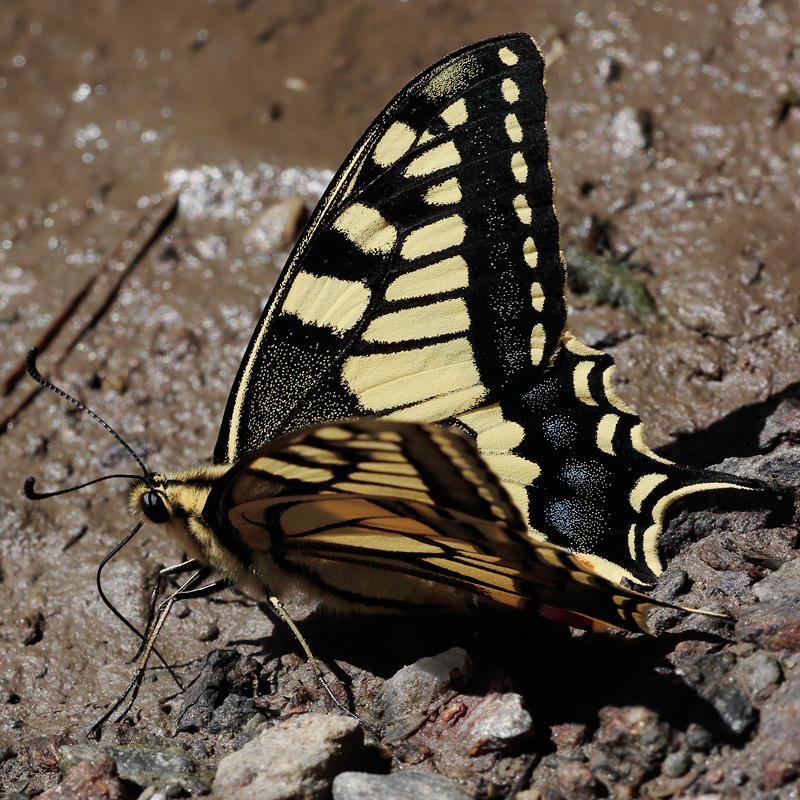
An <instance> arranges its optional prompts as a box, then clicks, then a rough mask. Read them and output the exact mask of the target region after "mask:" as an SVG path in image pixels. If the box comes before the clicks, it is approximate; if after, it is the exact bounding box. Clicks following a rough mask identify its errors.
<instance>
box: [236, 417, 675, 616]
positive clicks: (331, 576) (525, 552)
mask: <svg viewBox="0 0 800 800" xmlns="http://www.w3.org/2000/svg"><path fill="white" fill-rule="evenodd" d="M222 516H223V517H224V518H227V519H228V520H229V521H230V524H231V526H232V528H231V530H230V535H231V536H235V537H237V539H238V542H237V543H236V544H235V545H232V543H231V542H228V545H229V546H230V547H231V549H236V550H237V551H238V552H240V553H244V552H246V553H247V554H248V555H247V556H246V557H247V559H248V562H249V568H250V569H251V570H252V571H253V573H254V574H255V575H256V576H257V582H259V583H261V584H262V585H269V586H270V589H271V590H274V591H280V590H284V591H285V590H287V589H289V588H290V587H294V588H297V589H300V590H302V592H303V594H304V596H312V597H313V596H318V597H320V598H321V599H322V600H323V601H324V602H325V603H326V604H327V605H329V606H331V607H334V608H337V607H343V608H350V609H356V610H362V611H375V610H380V611H401V610H409V609H412V608H414V609H417V610H420V609H424V608H426V607H431V608H434V607H448V608H459V607H464V606H465V605H466V604H467V603H468V602H469V601H470V600H471V599H473V598H476V599H479V600H485V601H488V602H493V603H496V604H499V605H504V606H509V607H512V608H516V609H520V610H524V609H527V610H533V611H538V612H540V613H544V615H545V616H549V617H552V618H561V617H562V616H563V618H564V619H565V620H566V621H568V622H570V623H571V624H592V623H600V624H601V625H613V626H616V627H622V628H627V629H630V630H642V629H644V630H646V629H647V628H646V623H645V621H644V616H645V614H646V612H647V610H649V608H651V607H652V606H653V605H659V604H658V603H656V602H655V601H652V600H651V599H650V598H648V597H647V596H645V595H641V594H638V593H636V592H631V591H629V590H627V589H624V588H623V587H621V586H618V585H614V584H612V583H611V582H609V581H607V580H605V579H603V578H601V577H599V576H598V575H596V574H595V573H594V571H593V570H592V569H591V568H590V567H587V566H586V565H585V564H584V563H583V562H582V561H581V559H580V558H578V557H576V556H574V555H572V554H570V553H568V552H567V551H565V550H564V549H563V548H559V547H556V546H552V545H549V544H543V543H531V542H530V540H529V538H528V536H527V533H526V530H525V523H524V521H523V520H522V518H521V516H520V514H519V512H518V510H517V509H516V507H515V505H514V504H513V503H512V502H511V500H510V498H509V497H508V495H507V494H506V492H505V490H504V489H503V488H502V486H501V485H500V484H499V482H498V481H497V479H496V478H495V477H494V475H493V473H492V472H491V470H489V469H488V468H487V467H486V464H485V463H484V462H483V460H482V459H481V458H480V456H479V455H478V453H477V451H476V449H475V447H474V445H473V444H472V442H471V441H470V440H468V439H467V438H466V437H464V436H463V435H461V434H459V433H457V432H455V431H451V430H447V429H444V428H440V427H436V426H431V425H416V424H410V423H402V422H391V421H384V420H357V421H349V422H343V423H338V424H331V425H319V426H312V427H308V428H304V429H303V430H301V431H298V432H296V433H294V434H289V435H286V436H282V437H279V438H278V439H277V440H275V441H274V442H271V443H270V444H268V445H266V446H264V447H263V448H260V449H259V450H258V451H257V452H256V453H254V454H252V456H250V457H249V458H248V459H246V460H245V462H243V463H242V464H240V465H239V466H237V467H236V468H235V469H234V470H232V471H231V473H230V474H229V475H228V476H226V478H225V489H224V492H223V499H222Z"/></svg>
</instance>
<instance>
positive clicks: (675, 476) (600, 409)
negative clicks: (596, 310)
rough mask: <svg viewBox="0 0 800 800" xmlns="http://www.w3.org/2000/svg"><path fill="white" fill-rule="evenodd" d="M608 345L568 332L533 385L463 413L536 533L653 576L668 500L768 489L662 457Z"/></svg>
mask: <svg viewBox="0 0 800 800" xmlns="http://www.w3.org/2000/svg"><path fill="white" fill-rule="evenodd" d="M613 373H614V362H613V359H612V358H611V356H610V355H608V354H607V353H603V352H601V351H598V350H594V349H592V348H589V347H587V346H586V345H584V344H583V343H582V342H580V341H579V340H578V339H576V338H575V337H574V336H572V335H571V334H570V333H565V335H564V346H563V347H562V348H561V349H560V350H559V352H558V354H557V356H556V358H555V359H554V361H553V364H552V366H551V368H550V370H548V372H547V374H546V375H545V376H544V377H543V378H542V380H540V381H539V382H538V383H537V384H536V385H534V386H531V387H529V388H527V390H525V391H522V392H518V393H516V394H513V395H508V396H506V397H504V398H503V399H502V400H501V402H499V403H497V404H494V405H492V406H489V407H482V408H478V409H473V410H472V411H469V412H466V413H464V414H461V415H459V416H458V417H457V421H458V423H459V424H461V425H463V426H464V428H466V430H467V432H469V433H470V434H472V435H473V436H475V437H476V438H477V443H478V447H479V449H480V451H481V455H482V456H483V458H484V459H485V460H486V462H487V463H488V465H489V466H490V467H491V468H492V469H493V470H494V472H495V474H496V475H497V476H498V477H499V478H500V479H501V481H502V482H503V484H504V486H505V488H506V489H507V490H508V491H509V493H510V495H511V497H512V498H513V499H514V502H515V503H516V505H517V506H518V508H519V509H520V511H521V512H522V514H523V516H524V517H525V518H526V520H527V523H528V527H529V532H530V535H531V536H532V537H533V538H535V539H538V540H540V541H549V542H552V543H553V544H557V545H560V546H561V547H565V548H567V549H569V550H571V551H574V552H576V553H579V554H580V555H581V557H582V558H584V559H585V561H586V562H587V563H589V564H591V565H592V566H593V567H594V569H595V570H596V571H597V572H598V574H600V575H603V576H604V577H606V578H609V579H610V580H613V581H615V582H619V581H620V580H622V579H623V578H625V579H627V580H631V581H634V582H639V583H650V582H652V581H654V580H655V578H656V576H657V575H659V574H660V573H661V571H662V566H661V557H660V554H659V552H658V542H659V538H660V536H661V533H662V531H663V527H664V520H665V514H666V511H667V509H668V508H669V506H670V505H671V504H672V503H673V502H674V501H676V500H678V499H679V498H681V497H684V496H686V495H689V494H692V493H695V492H701V491H708V490H711V489H761V488H763V487H761V485H760V484H756V483H755V482H753V481H748V480H745V479H741V478H737V477H735V476H732V475H725V474H722V473H714V472H710V471H708V470H700V469H692V468H689V467H684V466H681V465H679V464H675V463H673V462H671V461H668V460H667V459H665V458H661V457H660V456H658V455H657V454H656V453H654V452H653V451H652V450H650V448H649V447H647V445H646V444H645V442H644V438H643V434H642V428H643V426H642V421H641V419H640V418H639V417H638V416H637V415H636V414H635V413H634V412H633V411H631V409H630V408H628V407H627V406H626V405H625V403H624V402H623V401H622V400H621V399H620V398H619V397H618V396H617V394H616V392H615V391H614V389H613V386H612V384H611V379H612V376H613Z"/></svg>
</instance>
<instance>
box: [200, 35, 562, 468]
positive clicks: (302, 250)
mask: <svg viewBox="0 0 800 800" xmlns="http://www.w3.org/2000/svg"><path fill="white" fill-rule="evenodd" d="M545 115H546V96H545V92H544V64H543V60H542V57H541V54H540V53H539V50H538V48H537V46H536V45H535V43H534V42H533V41H532V40H531V39H530V37H528V36H525V35H522V34H515V35H511V36H506V37H500V38H497V39H491V40H488V41H486V42H482V43H480V44H478V45H474V46H472V47H469V48H466V49H464V50H461V51H459V52H457V53H454V54H452V55H451V56H449V57H447V58H445V59H444V60H442V61H441V62H439V63H438V64H436V65H434V66H433V67H431V68H430V69H429V70H426V71H425V72H423V73H422V74H421V75H420V76H419V77H418V78H416V79H415V80H414V81H413V82H412V83H411V84H410V85H409V86H408V87H407V88H406V89H404V90H403V91H402V92H401V93H400V94H399V95H398V96H397V97H396V98H395V99H394V100H393V101H392V103H390V104H389V106H388V107H387V108H386V110H385V111H384V112H383V113H382V114H381V115H380V116H379V117H378V118H377V120H376V121H375V122H374V123H373V124H372V125H371V126H370V128H369V129H368V130H367V132H366V133H365V134H364V136H363V137H362V139H361V141H360V142H359V143H358V144H357V145H356V147H355V148H354V149H353V151H352V153H351V154H350V156H349V157H348V159H347V161H346V162H345V164H344V165H343V167H342V168H341V169H340V171H339V172H338V174H337V175H336V177H335V178H334V180H333V181H332V183H331V185H330V187H329V189H328V191H327V192H326V194H325V196H324V197H323V199H322V200H321V202H320V204H319V206H318V209H317V211H316V212H315V214H314V216H313V217H312V219H311V221H310V223H309V225H308V228H307V229H306V231H305V233H304V234H303V235H302V237H301V239H300V241H299V243H298V245H297V247H296V248H295V250H294V252H293V254H292V256H291V257H290V260H289V262H288V265H287V267H286V269H285V271H284V274H283V276H282V278H281V280H280V282H279V284H278V286H277V288H276V290H275V292H274V293H273V296H272V298H271V300H270V302H269V304H268V306H267V308H266V309H265V311H264V314H263V316H262V318H261V320H260V322H259V324H258V327H257V329H256V331H255V334H254V336H253V338H252V340H251V343H250V346H249V348H248V351H247V353H246V355H245V358H244V360H243V362H242V365H241V367H240V370H239V374H238V376H237V379H236V382H235V385H234V388H233V391H232V393H231V396H230V399H229V401H228V406H227V409H226V412H225V415H224V418H223V422H222V427H221V430H220V435H219V439H218V443H217V447H216V450H215V460H216V461H217V462H220V463H234V462H235V461H237V460H238V459H240V458H241V457H243V456H245V455H246V454H247V453H249V452H251V451H252V450H254V449H255V448H257V447H259V446H260V445H262V444H263V443H264V442H266V441H267V440H268V439H269V438H271V437H272V436H275V435H277V434H279V433H283V432H287V431H291V430H295V429H297V428H299V427H301V426H302V425H307V424H314V423H316V422H321V421H324V420H330V419H341V418H348V417H353V416H365V415H391V416H393V417H395V418H400V419H412V420H414V421H438V420H443V419H446V418H448V417H451V416H453V415H455V414H457V413H459V412H462V411H466V410H467V409H469V408H473V407H475V406H476V405H479V404H481V403H486V402H492V401H493V400H495V399H497V398H498V397H499V396H500V394H501V393H504V392H513V391H515V390H518V389H519V388H520V387H523V386H526V385H532V384H533V383H534V382H535V381H536V379H537V378H538V376H540V375H541V373H542V372H543V371H544V369H545V368H546V366H547V364H548V361H549V359H550V358H551V356H552V355H553V354H554V353H555V351H556V349H557V348H558V346H559V341H560V337H561V333H562V330H563V327H564V320H565V306H564V297H563V291H564V269H563V264H562V261H561V254H560V249H559V239H558V223H557V219H556V215H555V211H554V208H553V197H552V195H553V186H552V178H551V175H550V169H549V155H548V140H547V133H546V128H545Z"/></svg>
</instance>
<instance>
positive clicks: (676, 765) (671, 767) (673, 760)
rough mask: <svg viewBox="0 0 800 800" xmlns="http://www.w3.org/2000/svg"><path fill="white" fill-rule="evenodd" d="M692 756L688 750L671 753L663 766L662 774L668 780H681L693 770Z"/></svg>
mask: <svg viewBox="0 0 800 800" xmlns="http://www.w3.org/2000/svg"><path fill="white" fill-rule="evenodd" d="M693 763H694V762H693V761H692V754H691V753H690V752H689V751H688V750H678V751H677V752H675V753H670V754H669V755H668V756H667V757H666V758H665V759H664V762H663V763H662V764H661V772H662V773H663V774H664V775H666V776H667V777H668V778H680V777H682V776H683V775H685V774H686V773H687V772H688V771H689V770H690V769H691V768H692V764H693Z"/></svg>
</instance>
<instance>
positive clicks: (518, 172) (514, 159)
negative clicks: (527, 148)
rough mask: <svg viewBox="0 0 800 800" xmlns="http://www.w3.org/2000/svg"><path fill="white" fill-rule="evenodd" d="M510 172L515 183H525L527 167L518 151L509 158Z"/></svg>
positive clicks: (523, 157)
mask: <svg viewBox="0 0 800 800" xmlns="http://www.w3.org/2000/svg"><path fill="white" fill-rule="evenodd" d="M511 172H513V173H514V179H515V180H516V181H517V183H525V181H527V180H528V165H527V164H526V163H525V156H523V155H522V153H520V152H519V151H517V152H516V153H514V155H513V156H511Z"/></svg>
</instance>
